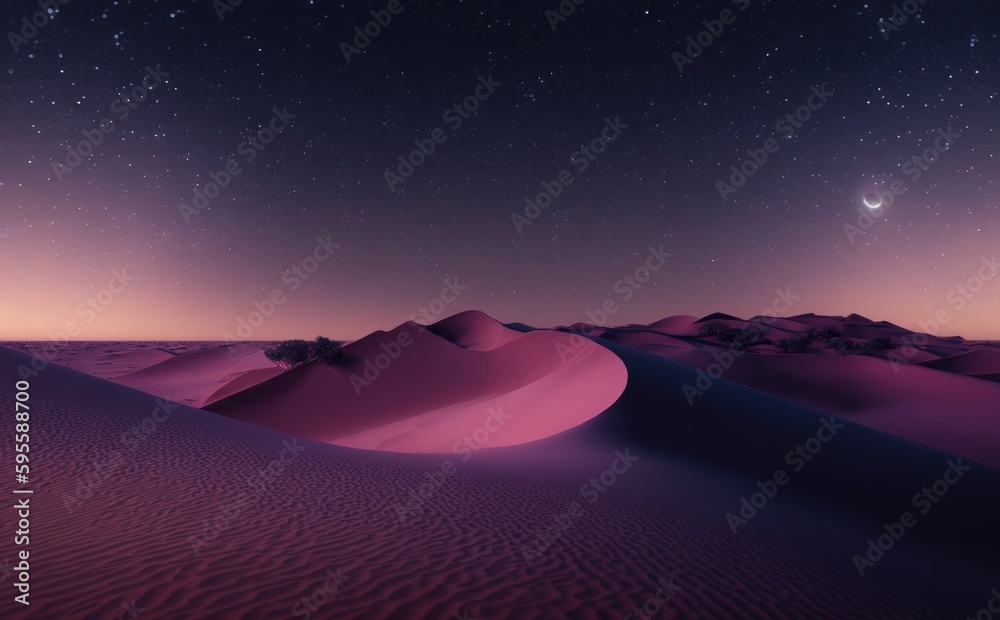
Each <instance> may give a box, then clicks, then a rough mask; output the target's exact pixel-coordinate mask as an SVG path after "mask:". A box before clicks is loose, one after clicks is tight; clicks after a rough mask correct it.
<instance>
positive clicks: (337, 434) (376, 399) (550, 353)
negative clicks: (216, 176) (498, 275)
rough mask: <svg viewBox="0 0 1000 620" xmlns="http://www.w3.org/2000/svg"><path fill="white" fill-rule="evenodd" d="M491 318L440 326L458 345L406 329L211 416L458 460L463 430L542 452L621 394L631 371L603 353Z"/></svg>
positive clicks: (268, 384)
mask: <svg viewBox="0 0 1000 620" xmlns="http://www.w3.org/2000/svg"><path fill="white" fill-rule="evenodd" d="M487 318H488V317H485V315H482V316H476V315H469V314H466V315H461V316H459V317H458V320H455V321H451V322H448V323H444V324H442V323H439V324H438V325H437V326H435V329H436V330H437V331H439V332H441V333H445V334H447V335H448V336H450V337H451V338H453V339H454V341H449V340H445V339H444V338H442V337H439V336H437V335H435V334H434V333H431V331H430V330H427V329H424V328H423V327H421V326H419V325H417V324H415V323H405V324H403V325H401V326H399V327H397V328H396V329H394V330H392V331H389V332H377V333H375V334H372V335H370V336H367V337H365V338H363V339H361V340H358V341H357V342H354V343H352V344H350V345H348V346H346V347H344V356H343V359H342V361H341V362H339V363H337V364H332V365H328V364H323V363H320V362H314V363H310V364H307V365H305V366H301V367H299V368H296V369H293V370H291V371H289V372H287V373H284V374H281V375H280V376H277V377H274V378H273V379H269V380H267V381H264V382H262V383H260V384H258V385H256V386H253V387H251V388H248V389H246V390H242V391H240V392H238V393H236V394H233V395H232V396H229V397H226V398H223V399H220V400H218V401H216V402H214V403H212V404H210V405H208V406H207V407H206V408H207V409H209V410H210V411H214V412H216V413H221V414H223V415H228V416H230V417H235V418H238V419H241V420H245V421H249V422H254V423H255V424H260V425H261V426H265V427H267V428H272V429H275V430H280V431H282V432H287V433H293V434H296V435H298V436H300V437H308V438H310V439H316V440H320V441H327V442H331V443H338V444H341V445H349V446H353V447H359V448H370V449H380V450H400V451H410V452H424V451H440V452H448V451H450V450H451V449H452V446H453V445H454V444H455V442H456V441H459V440H460V439H461V438H462V436H463V433H464V432H466V431H465V430H464V429H470V428H471V429H474V428H477V427H479V426H482V425H484V424H488V425H489V426H490V428H496V429H497V430H495V431H492V432H490V433H489V439H488V441H489V444H490V445H491V446H504V445H511V444H516V443H523V442H526V441H533V440H536V439H541V438H543V437H547V436H549V435H551V434H554V433H557V432H560V431H563V430H566V429H568V428H572V427H573V426H576V425H578V424H580V423H582V422H585V421H586V420H589V419H590V418H592V417H594V416H595V415H597V414H599V413H600V412H601V411H603V410H605V409H606V408H607V407H609V406H610V405H611V403H613V402H614V401H615V400H616V399H617V398H618V396H619V395H621V392H622V390H623V389H624V387H625V382H626V373H625V368H624V366H623V365H622V363H621V361H620V360H619V359H618V358H617V357H616V356H615V355H613V354H611V353H609V352H608V351H607V350H605V349H603V348H602V347H600V346H598V345H596V344H594V343H592V342H590V341H587V340H583V339H580V338H579V337H575V336H572V335H570V334H559V333H555V332H548V331H537V332H531V333H527V334H523V333H519V332H515V331H513V330H507V329H506V328H504V327H503V326H502V325H500V324H498V323H496V322H495V321H493V320H492V319H489V320H484V319H487ZM456 343H458V344H456ZM462 343H465V344H466V345H468V344H469V343H471V344H472V345H474V346H462ZM500 343H503V344H500ZM491 411H493V412H496V413H490V412H491ZM498 417H500V418H501V419H499V420H498V419H497V418H498ZM490 419H492V421H491V422H487V421H488V420H490Z"/></svg>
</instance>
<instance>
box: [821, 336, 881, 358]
mask: <svg viewBox="0 0 1000 620" xmlns="http://www.w3.org/2000/svg"><path fill="white" fill-rule="evenodd" d="M826 348H828V349H833V350H834V351H836V352H837V355H871V354H872V352H874V351H875V345H874V344H872V342H870V341H868V342H856V341H854V340H850V339H849V338H833V339H831V340H829V341H828V342H827V343H826Z"/></svg>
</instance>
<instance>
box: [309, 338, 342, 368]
mask: <svg viewBox="0 0 1000 620" xmlns="http://www.w3.org/2000/svg"><path fill="white" fill-rule="evenodd" d="M343 346H344V343H343V342H341V341H339V340H330V339H329V338H327V337H326V336H316V340H315V342H313V343H312V357H313V358H314V359H318V360H319V361H321V362H326V363H328V364H329V363H331V362H333V361H334V360H335V359H337V358H339V357H340V356H341V355H343V351H341V348H343Z"/></svg>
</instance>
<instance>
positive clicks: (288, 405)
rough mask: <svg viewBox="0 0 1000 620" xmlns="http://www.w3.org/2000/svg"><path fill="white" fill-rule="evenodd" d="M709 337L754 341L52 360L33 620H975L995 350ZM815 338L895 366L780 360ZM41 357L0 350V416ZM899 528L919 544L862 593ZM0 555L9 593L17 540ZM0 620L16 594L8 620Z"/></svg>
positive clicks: (614, 340)
mask: <svg viewBox="0 0 1000 620" xmlns="http://www.w3.org/2000/svg"><path fill="white" fill-rule="evenodd" d="M711 321H720V322H722V323H723V324H725V325H727V326H729V327H730V328H732V329H739V328H740V327H741V326H743V325H744V324H745V321H743V320H742V319H739V318H736V317H730V316H727V315H712V316H709V317H704V318H702V319H697V318H695V317H692V316H676V317H668V318H666V319H663V320H661V321H657V322H655V323H652V324H650V325H648V326H643V325H629V326H624V327H615V328H610V327H607V328H606V327H601V326H587V325H580V324H577V325H574V326H570V327H557V328H553V329H537V330H535V329H531V328H527V327H524V326H520V325H518V326H517V329H515V328H512V327H511V326H506V325H503V324H501V323H499V322H498V321H495V320H494V319H492V318H490V317H489V316H487V315H485V314H482V313H478V312H467V313H462V314H459V315H455V316H453V317H449V318H448V319H445V320H443V321H441V322H439V323H437V324H434V325H431V326H420V325H417V324H414V323H403V324H402V325H400V326H398V327H396V328H394V329H391V330H388V331H384V332H376V333H374V334H371V335H369V336H367V337H365V338H362V339H360V340H358V341H356V342H353V343H350V344H348V345H347V346H346V347H345V348H344V356H343V358H342V359H341V360H339V361H338V362H337V363H334V364H324V363H322V362H312V363H309V364H306V365H304V366H300V367H297V368H294V369H292V370H289V371H287V372H281V371H280V370H278V369H276V368H275V367H274V366H273V365H272V364H271V363H270V362H268V361H267V360H266V358H264V357H263V354H262V353H261V343H243V344H239V345H235V346H225V345H224V344H223V343H79V344H74V345H62V346H60V347H58V349H57V350H53V353H52V354H51V357H52V359H53V360H54V361H53V362H51V363H48V364H45V367H44V368H42V369H40V370H37V371H36V373H37V374H35V375H32V376H30V379H29V381H30V383H31V388H30V391H31V402H32V403H33V409H32V417H31V424H32V426H31V432H32V437H31V441H32V453H31V454H32V458H33V460H32V463H33V469H32V486H33V487H34V488H35V489H36V490H35V495H34V496H33V498H32V532H31V537H32V542H31V550H32V551H31V558H32V562H31V570H32V589H31V602H32V604H31V613H32V617H37V618H109V617H118V615H119V614H120V613H122V612H123V609H126V607H127V606H128V605H130V604H132V605H134V608H137V609H141V610H142V611H141V613H139V614H138V617H140V618H144V619H145V618H220V619H225V618H234V619H235V618H275V617H313V618H326V617H330V618H334V617H336V618H432V617H434V618H455V617H472V618H626V617H631V618H639V617H643V616H641V615H637V613H636V612H637V611H638V610H636V609H635V608H636V607H637V606H639V607H642V606H643V605H645V606H646V612H644V613H646V614H647V616H646V617H651V618H713V619H714V618H787V619H799V618H801V619H807V618H808V619H818V618H831V619H832V618H859V619H863V618H873V619H874V618H878V619H882V618H899V619H903V618H907V619H909V618H927V619H932V618H933V619H937V618H963V617H966V616H968V615H973V616H974V615H975V613H976V612H977V610H979V609H980V608H982V607H984V606H985V605H986V603H987V601H988V600H989V599H990V596H991V594H990V591H991V588H996V587H997V586H998V585H1000V560H998V555H997V554H998V552H1000V530H998V529H997V527H996V522H997V520H996V515H997V514H998V512H997V509H998V508H1000V493H998V489H1000V469H998V468H1000V382H998V381H997V378H998V376H1000V348H998V347H997V346H996V345H994V344H991V343H976V342H968V341H964V340H961V339H958V338H933V337H931V338H929V339H927V341H926V342H924V344H922V345H919V346H915V347H913V349H912V351H911V350H909V349H904V346H906V345H907V343H909V342H911V341H912V338H913V334H911V333H910V332H908V331H907V330H905V329H902V328H899V327H897V326H894V325H891V324H889V323H884V322H875V321H871V320H869V319H866V318H864V317H860V316H858V315H850V316H848V317H818V316H815V315H802V316H799V317H789V318H785V319H778V320H776V321H774V322H773V324H772V325H771V326H770V327H769V328H768V331H767V333H766V334H765V335H764V338H763V339H762V340H761V341H760V342H758V343H755V344H753V345H752V346H751V347H750V348H749V350H748V351H734V350H733V349H732V348H731V347H730V346H728V345H725V344H723V343H721V342H719V339H718V338H717V337H715V336H704V335H699V334H700V333H701V332H702V331H703V330H702V327H703V325H704V324H705V323H708V322H711ZM828 325H835V326H836V327H837V328H838V329H839V330H840V331H841V332H842V333H843V334H844V335H845V336H848V337H851V338H858V339H870V338H876V337H889V338H891V339H892V341H893V345H894V348H892V349H889V350H880V351H876V352H874V353H873V354H872V355H871V356H840V355H837V354H836V353H834V352H833V351H832V350H830V349H827V348H825V347H824V346H823V344H822V343H820V342H816V343H813V344H812V345H810V347H809V348H808V349H807V350H806V351H805V352H803V353H800V354H793V353H784V352H781V351H779V350H778V349H777V348H775V347H774V346H773V345H772V344H770V342H772V341H773V340H775V339H777V338H782V337H787V336H788V335H794V334H801V333H805V332H806V331H807V330H808V329H809V328H811V327H815V328H819V327H824V326H828ZM403 342H407V343H408V344H401V343H403ZM394 344H395V345H399V349H398V351H397V349H396V347H395V346H393V345H394ZM42 349H45V350H48V348H47V347H45V346H44V345H40V344H36V343H7V346H5V347H3V348H0V376H4V377H9V378H11V379H10V380H8V381H5V382H3V383H2V384H0V395H2V396H0V397H2V398H3V399H4V401H6V402H12V401H13V400H14V382H15V380H16V379H17V378H19V373H20V372H23V371H24V369H25V368H28V369H30V368H32V364H33V360H32V357H31V355H30V353H29V352H30V351H32V350H42ZM904 351H905V358H906V361H905V363H894V358H891V357H890V356H891V355H893V354H894V353H895V354H896V355H897V356H898V355H903V353H904ZM380 355H385V357H379V356H380ZM727 355H728V356H730V357H726V356H727ZM720 360H723V361H725V362H726V363H725V364H723V363H722V362H721V361H720ZM898 361H899V360H898V359H896V360H895V362H898ZM369 363H370V364H371V365H372V366H373V367H374V368H375V370H377V372H375V371H374V370H371V369H370V368H369ZM713 364H719V365H718V366H715V367H713V366H712V365H713ZM40 365H41V364H40V363H39V362H38V361H35V367H36V368H37V367H38V366H40ZM380 366H384V367H380ZM366 370H367V371H368V374H367V375H366V374H365V372H366ZM716 370H720V371H721V372H719V373H716V372H715V371H716ZM354 377H360V378H361V379H363V382H359V381H358V380H356V379H354ZM706 378H707V384H706ZM692 387H693V388H694V389H695V390H697V392H699V393H698V394H697V395H692V392H691V388H692ZM165 399H169V400H165ZM831 429H832V430H831ZM810 440H812V441H811V443H810ZM809 445H813V446H818V449H817V450H816V451H814V452H810V451H809V450H808V449H806V452H805V453H803V452H801V449H803V446H806V447H808V446H809ZM796 449H800V452H799V453H797V454H799V456H795V454H796V452H795V451H796ZM3 451H4V458H5V460H6V461H7V462H10V461H11V460H12V457H11V451H12V449H11V446H10V444H9V443H5V444H4V447H3ZM790 454H791V455H793V456H792V457H791V458H790V457H789V455H790ZM802 455H808V457H809V458H808V459H806V458H805V457H804V456H802ZM956 467H957V469H956ZM778 470H781V471H782V472H783V473H784V477H783V478H781V480H784V481H785V482H784V483H783V484H781V485H778V484H777V483H776V482H774V481H777V480H779V478H778V477H777V476H776V471H778ZM955 471H959V472H960V475H959V474H956V473H954V472H955ZM949 472H952V473H950V474H949ZM956 476H958V478H957V479H956V478H955V477H956ZM941 480H948V482H947V483H946V484H945V487H947V492H946V494H942V495H941V496H940V497H937V496H935V498H934V501H933V502H931V501H930V500H929V499H925V500H923V501H922V502H915V501H914V499H913V497H914V495H919V494H920V493H921V491H922V489H924V488H926V487H932V488H933V487H934V484H935V483H936V482H939V481H941ZM772 482H774V484H773V486H772V484H771V483H772ZM939 486H940V485H939ZM771 490H773V491H774V492H773V493H770V492H769V491H771ZM755 493H756V494H758V497H756V498H755V497H754V495H755ZM761 499H763V504H762V505H757V506H756V507H755V508H753V509H752V510H748V509H747V508H745V507H744V506H743V504H742V503H741V502H742V501H743V500H747V501H748V502H749V501H751V500H752V501H754V502H757V501H758V500H761ZM759 503H760V502H758V504H759ZM924 504H926V505H927V506H928V509H927V511H926V513H923V512H921V510H920V506H923V505H924ZM907 511H909V512H911V513H913V515H914V518H915V520H916V524H915V525H913V526H911V527H905V528H902V529H900V530H897V531H901V532H902V535H901V536H900V537H899V539H898V540H895V541H892V543H891V548H890V549H888V550H885V551H883V552H882V553H881V555H880V556H878V557H877V559H875V560H874V561H869V563H870V566H862V570H859V567H858V563H857V560H856V559H855V558H856V556H858V557H869V556H867V555H866V554H868V553H869V550H868V547H869V540H875V539H878V538H879V537H880V536H882V535H884V534H886V532H887V530H886V529H885V528H886V524H888V526H889V527H890V529H891V528H892V527H893V526H894V524H895V523H896V522H898V521H900V518H901V514H902V513H904V512H907ZM751 513H752V514H751ZM734 515H735V517H739V519H740V520H741V521H742V522H739V521H734ZM901 527H902V526H901ZM873 544H874V543H873ZM0 553H2V554H3V555H2V556H0V558H10V560H11V563H12V564H13V563H15V561H16V558H15V557H13V555H12V554H13V553H14V550H13V546H12V545H11V544H10V541H9V540H8V541H7V542H5V543H4V545H3V548H2V550H0ZM876 555H878V554H876ZM862 573H863V574H862ZM10 579H12V576H11V575H6V574H5V580H8V581H9V580H10ZM12 590H13V589H12V588H11V591H12ZM658 593H659V594H660V600H657V599H656V598H655V597H656V595H657V594H658ZM8 594H10V592H9V593H8ZM303 597H306V599H305V601H303ZM654 608H655V612H653V611H649V610H652V609H654ZM13 609H14V603H13V601H12V595H9V596H5V597H4V599H3V600H2V602H0V616H4V615H6V614H8V613H9V612H11V611H12V610H13ZM630 613H631V614H633V615H632V616H629V615H628V614H630ZM456 614H458V616H456ZM125 617H128V615H127V614H126V616H125Z"/></svg>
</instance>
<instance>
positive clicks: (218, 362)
mask: <svg viewBox="0 0 1000 620" xmlns="http://www.w3.org/2000/svg"><path fill="white" fill-rule="evenodd" d="M279 374H281V370H280V369H279V368H277V367H276V366H275V365H274V364H273V363H271V362H270V361H268V359H267V358H266V357H264V353H263V351H262V350H261V348H260V346H259V345H255V344H235V345H232V346H222V345H219V346H214V347H212V348H208V349H203V350H197V351H191V352H188V353H182V354H180V355H175V356H171V357H168V358H167V359H164V360H162V361H160V362H157V363H155V364H152V365H150V366H147V367H145V368H142V369H140V370H136V371H134V372H130V373H127V374H124V375H119V376H117V377H114V381H115V383H120V384H122V385H127V386H129V387H134V388H136V389H139V390H142V391H144V392H148V393H150V394H155V395H157V396H162V397H164V398H169V399H171V400H173V401H175V402H179V403H184V404H187V405H191V406H193V407H202V406H204V405H206V404H209V403H212V402H215V401H216V400H218V399H220V398H223V397H225V396H228V395H231V394H234V393H236V392H238V391H240V390H244V389H247V388H249V387H252V386H253V385H256V384H257V383H260V382H262V381H266V380H267V379H270V378H271V377H274V376H277V375H279Z"/></svg>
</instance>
